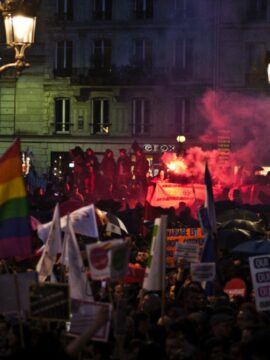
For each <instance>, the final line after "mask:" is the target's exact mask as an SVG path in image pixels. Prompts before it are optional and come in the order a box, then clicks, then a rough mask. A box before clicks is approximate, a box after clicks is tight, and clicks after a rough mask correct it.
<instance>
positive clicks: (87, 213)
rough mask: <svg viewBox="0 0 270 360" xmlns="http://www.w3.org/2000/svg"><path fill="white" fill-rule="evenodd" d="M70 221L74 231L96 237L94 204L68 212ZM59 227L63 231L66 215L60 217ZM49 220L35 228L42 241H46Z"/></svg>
mask: <svg viewBox="0 0 270 360" xmlns="http://www.w3.org/2000/svg"><path fill="white" fill-rule="evenodd" d="M70 221H71V223H72V226H73V229H74V231H75V233H78V234H81V235H85V236H90V237H94V238H98V236H99V235H98V227H97V221H96V211H95V205H94V204H91V205H88V206H84V207H81V208H80V209H77V210H75V211H73V212H72V213H71V214H70ZM60 224H61V229H62V230H63V231H65V229H66V226H67V215H66V216H63V217H61V221H60ZM50 227H51V222H49V223H46V224H40V225H38V228H37V233H38V236H39V238H40V239H41V240H42V241H44V242H45V241H46V239H47V236H48V232H49V229H50Z"/></svg>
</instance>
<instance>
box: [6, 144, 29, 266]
mask: <svg viewBox="0 0 270 360" xmlns="http://www.w3.org/2000/svg"><path fill="white" fill-rule="evenodd" d="M31 254H32V246H31V225H30V216H29V212H28V201H27V194H26V189H25V184H24V179H23V176H22V162H21V153H20V140H19V139H18V138H17V139H16V140H15V141H14V142H13V144H12V145H11V146H10V147H9V148H8V149H7V150H6V152H5V153H4V154H3V155H2V156H1V157H0V259H1V258H5V257H9V256H19V257H29V256H31Z"/></svg>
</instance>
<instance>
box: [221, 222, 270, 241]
mask: <svg viewBox="0 0 270 360" xmlns="http://www.w3.org/2000/svg"><path fill="white" fill-rule="evenodd" d="M218 228H219V229H243V230H248V231H249V232H250V233H251V234H252V236H253V237H256V236H262V235H264V234H265V230H264V227H263V223H262V221H260V220H259V221H251V220H244V219H234V220H229V221H225V222H223V223H221V224H219V226H218Z"/></svg>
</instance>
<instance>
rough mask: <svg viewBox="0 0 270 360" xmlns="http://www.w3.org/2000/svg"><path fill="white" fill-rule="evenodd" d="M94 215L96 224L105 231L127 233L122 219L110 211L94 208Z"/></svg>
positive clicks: (118, 233)
mask: <svg viewBox="0 0 270 360" xmlns="http://www.w3.org/2000/svg"><path fill="white" fill-rule="evenodd" d="M96 216H97V220H98V226H101V227H103V228H104V230H105V232H106V233H112V234H116V235H120V236H121V235H125V234H128V230H127V228H126V225H125V224H124V223H123V221H122V220H121V219H119V217H118V216H116V215H114V214H112V213H111V212H107V211H103V210H100V209H98V208H96Z"/></svg>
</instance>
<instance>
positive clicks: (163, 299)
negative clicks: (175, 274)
mask: <svg viewBox="0 0 270 360" xmlns="http://www.w3.org/2000/svg"><path fill="white" fill-rule="evenodd" d="M167 217H168V216H167V215H161V229H160V230H161V246H160V252H161V254H160V259H161V272H160V277H161V278H160V283H161V321H162V324H163V323H164V315H165V305H166V297H165V274H166V233H167Z"/></svg>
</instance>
